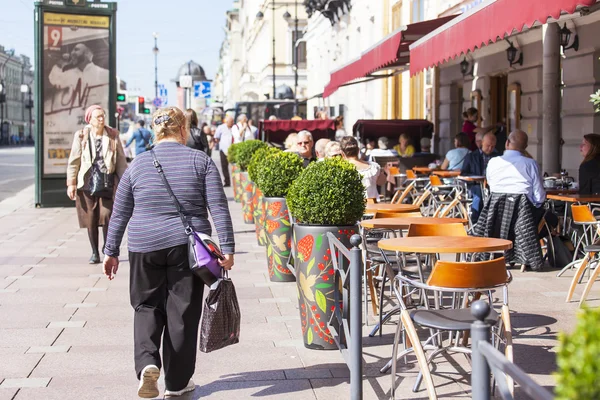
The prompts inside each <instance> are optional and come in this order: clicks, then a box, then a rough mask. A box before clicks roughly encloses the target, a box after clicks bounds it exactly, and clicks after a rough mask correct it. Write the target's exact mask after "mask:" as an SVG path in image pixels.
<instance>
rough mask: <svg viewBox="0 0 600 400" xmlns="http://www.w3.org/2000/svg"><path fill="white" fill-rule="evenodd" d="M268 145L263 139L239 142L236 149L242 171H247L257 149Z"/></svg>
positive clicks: (237, 159)
mask: <svg viewBox="0 0 600 400" xmlns="http://www.w3.org/2000/svg"><path fill="white" fill-rule="evenodd" d="M266 146H267V144H266V143H265V142H263V141H261V140H246V141H245V142H241V143H238V144H237V147H236V151H235V158H236V162H237V165H238V167H240V169H241V170H242V171H246V170H247V169H248V165H249V164H250V160H252V156H253V155H254V153H255V152H256V150H258V149H261V148H263V147H266Z"/></svg>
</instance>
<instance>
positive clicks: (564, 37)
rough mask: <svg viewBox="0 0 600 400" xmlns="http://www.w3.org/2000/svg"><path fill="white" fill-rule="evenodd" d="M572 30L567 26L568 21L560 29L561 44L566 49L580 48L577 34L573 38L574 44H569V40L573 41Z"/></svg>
mask: <svg viewBox="0 0 600 400" xmlns="http://www.w3.org/2000/svg"><path fill="white" fill-rule="evenodd" d="M572 33H573V32H571V30H570V29H569V28H567V23H566V22H565V25H564V26H563V27H562V28H561V29H560V45H561V46H562V48H563V51H564V50H569V49H573V50H575V51H577V50H579V35H578V34H575V38H574V39H573V44H572V45H570V46H569V42H570V41H571V34H572Z"/></svg>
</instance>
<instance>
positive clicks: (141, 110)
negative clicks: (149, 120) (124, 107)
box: [137, 96, 146, 114]
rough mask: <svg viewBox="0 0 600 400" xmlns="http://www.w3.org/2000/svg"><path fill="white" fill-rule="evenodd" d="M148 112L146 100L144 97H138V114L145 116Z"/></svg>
mask: <svg viewBox="0 0 600 400" xmlns="http://www.w3.org/2000/svg"><path fill="white" fill-rule="evenodd" d="M145 110H146V99H144V98H143V97H142V96H138V102H137V114H145V112H144V111H145Z"/></svg>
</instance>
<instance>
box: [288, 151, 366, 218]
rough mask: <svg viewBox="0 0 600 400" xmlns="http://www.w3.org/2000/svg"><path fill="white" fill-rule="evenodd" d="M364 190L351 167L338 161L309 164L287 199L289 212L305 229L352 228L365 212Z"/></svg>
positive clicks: (358, 176)
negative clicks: (314, 226)
mask: <svg viewBox="0 0 600 400" xmlns="http://www.w3.org/2000/svg"><path fill="white" fill-rule="evenodd" d="M364 191H365V188H364V186H363V184H362V182H361V175H360V174H359V173H358V171H357V170H356V168H355V167H354V165H352V164H350V163H349V162H347V161H345V160H343V159H341V158H330V159H326V160H324V161H321V162H314V163H312V164H310V165H309V166H308V167H307V168H306V169H305V170H304V171H302V173H301V174H300V176H299V177H298V179H296V180H295V181H294V183H293V184H292V186H291V187H290V190H289V192H288V195H287V203H288V207H289V209H290V212H291V213H292V215H293V216H294V218H296V219H297V220H298V221H299V222H301V223H303V224H308V225H337V226H344V225H354V224H356V222H357V221H359V220H360V219H361V218H362V215H363V213H364V211H365V197H364Z"/></svg>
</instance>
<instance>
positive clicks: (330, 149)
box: [325, 141, 342, 158]
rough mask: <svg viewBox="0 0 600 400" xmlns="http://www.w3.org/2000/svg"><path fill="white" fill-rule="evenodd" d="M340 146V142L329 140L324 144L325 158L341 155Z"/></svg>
mask: <svg viewBox="0 0 600 400" xmlns="http://www.w3.org/2000/svg"><path fill="white" fill-rule="evenodd" d="M341 156H342V148H341V147H340V142H336V141H331V142H329V143H327V146H325V158H333V157H341Z"/></svg>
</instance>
